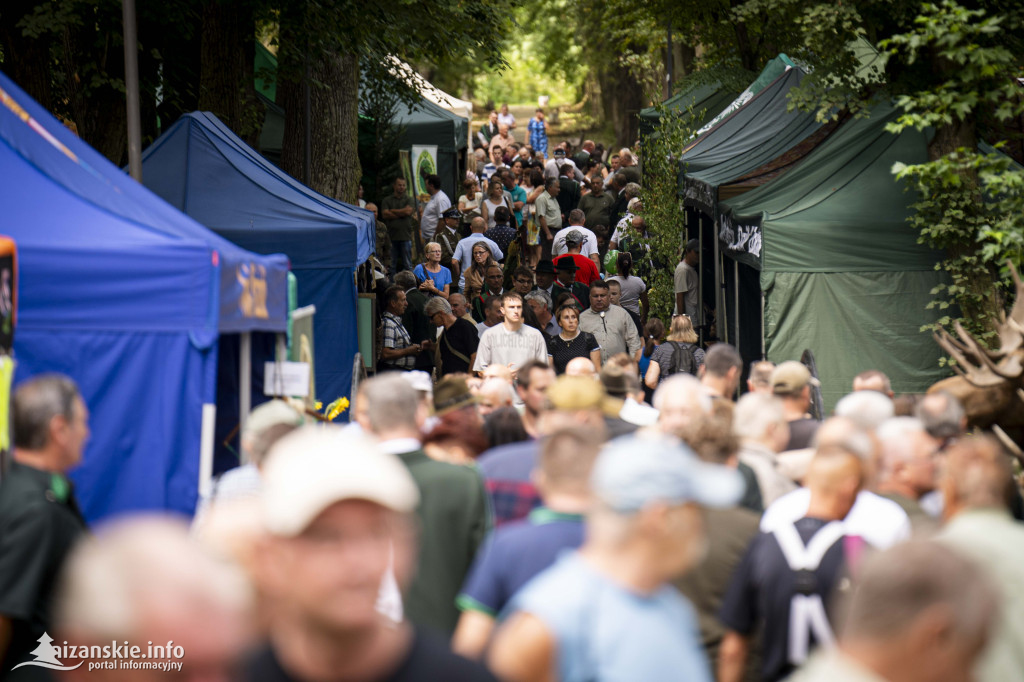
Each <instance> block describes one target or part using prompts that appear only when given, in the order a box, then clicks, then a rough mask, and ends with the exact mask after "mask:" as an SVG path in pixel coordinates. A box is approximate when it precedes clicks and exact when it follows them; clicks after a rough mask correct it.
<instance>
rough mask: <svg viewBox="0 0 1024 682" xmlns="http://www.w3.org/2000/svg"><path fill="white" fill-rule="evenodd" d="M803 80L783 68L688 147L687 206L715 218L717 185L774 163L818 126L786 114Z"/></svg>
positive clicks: (807, 116)
mask: <svg viewBox="0 0 1024 682" xmlns="http://www.w3.org/2000/svg"><path fill="white" fill-rule="evenodd" d="M763 75H764V74H762V76H763ZM803 77H804V72H803V71H802V70H801V69H799V68H788V69H786V70H785V71H784V72H783V73H782V74H781V75H780V76H779V77H778V78H776V79H775V80H774V81H773V82H772V83H771V84H769V85H768V86H767V87H764V88H762V89H761V90H760V92H758V93H757V94H756V95H754V96H753V97H752V98H750V99H749V100H748V101H747V102H746V103H744V104H743V106H741V107H740V108H739V109H737V110H736V111H734V112H733V114H732V115H731V116H729V117H728V118H726V119H724V120H723V121H722V122H721V123H720V124H719V125H718V126H716V127H714V128H712V129H711V130H709V131H708V132H707V133H705V134H704V135H703V136H701V137H700V138H699V139H697V140H696V141H695V142H694V143H693V144H691V145H690V147H689V148H688V149H687V150H686V151H685V152H684V153H683V155H682V159H681V165H682V169H683V170H682V173H683V201H684V203H685V204H686V205H687V206H696V207H697V208H700V209H701V210H703V211H704V212H705V213H707V214H708V215H710V216H712V217H714V216H715V211H716V209H717V207H718V199H719V197H718V188H719V186H720V185H722V184H724V183H726V182H730V181H733V180H736V179H738V178H741V177H743V176H744V175H746V174H748V173H750V172H752V171H754V170H755V169H757V168H759V167H760V166H762V165H764V164H767V163H769V162H771V161H773V160H774V159H776V158H777V157H779V156H780V155H782V154H784V153H785V152H787V151H788V150H790V149H792V148H793V147H796V146H797V145H799V144H801V143H802V142H804V140H806V139H808V138H809V137H811V136H812V135H814V134H815V133H816V132H817V131H818V130H819V129H820V128H821V127H822V126H821V124H820V123H818V122H817V121H816V120H815V118H814V115H813V114H810V113H804V112H799V111H788V110H787V109H788V105H789V92H790V90H792V89H793V88H794V87H796V86H797V85H799V84H800V81H801V80H802V79H803ZM819 141H820V140H819ZM806 151H809V149H808V150H806ZM793 161H795V159H794V160H793Z"/></svg>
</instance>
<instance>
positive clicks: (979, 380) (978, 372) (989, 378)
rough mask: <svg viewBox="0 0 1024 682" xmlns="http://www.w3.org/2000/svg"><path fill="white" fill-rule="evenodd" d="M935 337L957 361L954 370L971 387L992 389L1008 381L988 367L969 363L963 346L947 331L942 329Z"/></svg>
mask: <svg viewBox="0 0 1024 682" xmlns="http://www.w3.org/2000/svg"><path fill="white" fill-rule="evenodd" d="M965 334H966V332H965ZM934 336H935V341H936V342H937V343H938V344H939V345H940V346H942V348H943V349H944V350H945V351H946V352H947V353H949V354H950V355H951V356H952V357H953V359H954V360H956V363H957V364H955V365H953V370H954V371H955V372H956V373H957V374H959V375H960V376H962V377H963V378H964V379H966V380H967V381H968V382H969V383H970V384H971V385H973V386H976V387H977V388H991V387H992V386H998V385H999V384H1001V383H1003V382H1004V381H1006V379H1004V378H1003V377H1001V376H999V375H998V374H996V373H995V372H993V371H991V370H990V369H989V368H988V367H978V366H976V365H974V364H973V363H971V362H969V361H968V360H967V356H966V354H965V353H964V352H962V351H961V345H960V344H958V343H957V342H956V340H955V339H953V337H952V336H950V335H949V332H947V331H946V330H944V329H940V330H939V331H938V332H936V333H935V334H934ZM968 338H970V336H968ZM972 341H973V339H972Z"/></svg>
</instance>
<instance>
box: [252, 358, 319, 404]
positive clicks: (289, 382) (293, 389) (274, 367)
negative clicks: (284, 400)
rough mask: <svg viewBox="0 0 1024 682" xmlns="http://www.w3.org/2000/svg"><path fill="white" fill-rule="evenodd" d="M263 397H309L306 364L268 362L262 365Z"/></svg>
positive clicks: (307, 365) (307, 366) (307, 368)
mask: <svg viewBox="0 0 1024 682" xmlns="http://www.w3.org/2000/svg"><path fill="white" fill-rule="evenodd" d="M263 395H270V396H292V397H295V398H305V397H306V396H308V395H309V363H308V362H268V363H265V364H264V365H263Z"/></svg>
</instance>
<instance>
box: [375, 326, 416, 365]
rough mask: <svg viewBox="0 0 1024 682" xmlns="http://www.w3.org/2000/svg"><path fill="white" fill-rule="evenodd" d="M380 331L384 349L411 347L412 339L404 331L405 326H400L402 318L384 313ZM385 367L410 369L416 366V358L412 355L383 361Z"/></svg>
mask: <svg viewBox="0 0 1024 682" xmlns="http://www.w3.org/2000/svg"><path fill="white" fill-rule="evenodd" d="M380 326H381V330H382V332H383V333H382V335H383V337H384V347H385V348H396V349H402V348H408V347H409V346H411V345H412V339H411V338H410V337H409V332H408V331H406V329H405V326H404V325H403V324H402V318H400V317H399V316H398V315H395V314H394V313H391V312H385V313H384V319H383V320H382V321H381V325H380ZM384 364H385V365H388V366H390V367H395V368H396V369H412V368H413V367H415V366H416V357H415V356H413V355H406V356H405V357H401V358H396V359H395V360H386V361H384Z"/></svg>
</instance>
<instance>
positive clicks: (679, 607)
mask: <svg viewBox="0 0 1024 682" xmlns="http://www.w3.org/2000/svg"><path fill="white" fill-rule="evenodd" d="M516 611H523V612H525V613H529V614H530V615H532V616H534V617H536V618H538V619H540V620H541V622H543V623H544V625H545V626H547V628H548V629H549V630H550V631H551V633H552V634H553V635H554V637H555V639H556V640H557V646H558V654H557V657H556V658H557V661H558V664H557V665H558V678H559V680H561V682H584V681H586V680H601V681H602V682H636V681H637V680H643V681H644V682H661V681H662V680H664V681H665V682H678V681H679V680H686V682H711V671H710V668H709V667H708V662H707V657H706V656H705V654H704V649H703V648H702V647H701V643H700V634H699V631H698V628H697V620H696V616H694V613H693V607H692V606H690V604H689V602H687V601H686V599H684V598H683V597H682V596H680V594H679V592H678V591H676V590H675V588H673V587H671V586H669V585H663V586H662V587H661V588H659V589H658V590H656V591H654V592H653V593H651V594H646V595H645V594H638V593H635V592H631V591H629V590H627V589H625V588H623V587H622V586H620V585H618V584H617V583H615V582H612V581H611V580H610V579H609V578H607V577H605V576H604V575H602V574H601V573H598V572H597V571H595V570H594V569H593V568H591V566H590V564H588V563H587V562H586V561H584V560H583V559H582V558H581V557H580V555H579V553H578V552H572V553H570V554H567V555H565V556H563V557H562V558H560V559H559V560H558V562H557V563H556V564H555V565H554V566H552V567H551V568H549V569H548V570H546V571H544V572H543V573H541V574H540V575H538V576H537V577H536V578H534V579H533V580H532V581H530V582H529V583H528V584H527V585H526V586H525V587H524V588H523V589H522V590H520V591H519V593H518V594H517V595H516V596H515V597H513V599H512V602H511V603H510V604H509V607H508V612H509V613H513V612H516Z"/></svg>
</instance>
